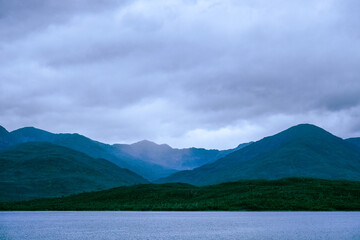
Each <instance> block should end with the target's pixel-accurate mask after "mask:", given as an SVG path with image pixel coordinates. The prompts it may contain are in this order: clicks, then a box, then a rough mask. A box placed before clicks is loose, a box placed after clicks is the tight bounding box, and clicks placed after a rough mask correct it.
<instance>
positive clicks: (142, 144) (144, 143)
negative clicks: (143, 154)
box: [131, 139, 171, 148]
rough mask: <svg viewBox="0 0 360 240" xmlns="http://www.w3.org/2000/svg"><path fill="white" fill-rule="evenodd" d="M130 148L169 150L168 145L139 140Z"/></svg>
mask: <svg viewBox="0 0 360 240" xmlns="http://www.w3.org/2000/svg"><path fill="white" fill-rule="evenodd" d="M131 146H138V147H166V148H171V147H170V146H169V145H167V144H157V143H155V142H152V141H149V140H146V139H144V140H141V141H139V142H136V143H133V144H131Z"/></svg>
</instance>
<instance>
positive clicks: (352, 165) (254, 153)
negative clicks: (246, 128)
mask: <svg viewBox="0 0 360 240" xmlns="http://www.w3.org/2000/svg"><path fill="white" fill-rule="evenodd" d="M287 177H313V178H324V179H347V180H360V151H358V150H357V149H356V147H354V146H353V145H352V144H350V143H348V142H346V141H345V140H343V139H341V138H338V137H336V136H334V135H332V134H330V133H329V132H326V131H325V130H323V129H321V128H319V127H316V126H314V125H310V124H301V125H297V126H294V127H292V128H289V129H287V130H285V131H283V132H281V133H278V134H276V135H274V136H271V137H266V138H264V139H262V140H260V141H258V142H255V143H252V144H251V145H249V146H247V147H245V148H243V149H240V150H238V151H235V152H233V153H231V154H229V155H227V156H226V157H224V158H222V159H219V160H217V161H215V162H214V163H211V164H207V165H204V166H202V167H199V168H196V169H194V170H192V171H181V172H178V173H175V174H172V175H170V176H169V177H167V178H164V179H160V180H159V181H158V182H159V183H163V182H184V183H190V184H194V185H208V184H216V183H221V182H228V181H237V180H241V179H280V178H287Z"/></svg>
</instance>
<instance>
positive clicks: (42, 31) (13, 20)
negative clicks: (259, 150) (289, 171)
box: [0, 0, 360, 148]
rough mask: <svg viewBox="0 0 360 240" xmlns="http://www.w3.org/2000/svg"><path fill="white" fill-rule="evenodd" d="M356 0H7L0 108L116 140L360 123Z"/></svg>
mask: <svg viewBox="0 0 360 240" xmlns="http://www.w3.org/2000/svg"><path fill="white" fill-rule="evenodd" d="M358 12H360V4H359V3H358V1H355V0H354V1H346V2H345V1H340V0H338V1H335V0H333V1H331V0H326V1H325V0H319V1H300V0H299V1H284V0H275V1H265V0H258V1H231V0H224V1H212V0H206V1H205V0H204V1H191V0H187V1H185V0H184V1H167V2H164V1H85V0H81V1H70V0H66V1H61V2H59V1H55V0H51V1H45V0H29V1H20V0H14V1H5V0H4V1H2V0H0V79H1V81H0V116H1V123H0V124H1V125H3V126H5V127H6V128H8V129H10V130H12V129H16V128H19V127H22V126H36V127H40V128H43V129H47V130H50V131H53V132H79V133H81V134H84V135H87V136H90V137H92V138H94V139H97V140H100V141H105V142H109V143H115V142H132V141H137V140H141V139H149V140H153V141H156V142H159V143H164V142H166V143H169V144H170V145H172V146H175V147H189V146H196V147H207V148H230V147H234V146H236V145H237V144H239V143H241V142H246V141H251V140H257V139H259V138H261V137H263V136H266V135H269V134H274V133H276V132H277V131H280V130H283V129H285V128H287V127H289V126H291V125H294V124H298V123H302V122H309V123H314V124H317V125H319V126H321V127H324V128H326V129H327V130H329V131H332V132H333V133H335V134H338V135H339V136H341V137H350V136H360V123H359V121H358V120H359V118H360V79H359V76H360V68H359V63H360V41H359V40H360V17H359V14H358Z"/></svg>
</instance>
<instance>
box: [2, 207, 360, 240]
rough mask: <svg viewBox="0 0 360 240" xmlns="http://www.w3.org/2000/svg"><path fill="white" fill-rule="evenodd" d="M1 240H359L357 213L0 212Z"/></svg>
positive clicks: (359, 214)
mask: <svg viewBox="0 0 360 240" xmlns="http://www.w3.org/2000/svg"><path fill="white" fill-rule="evenodd" d="M0 239H1V240H2V239H9V240H10V239H16V240H18V239H19V240H20V239H21V240H24V239H30V240H35V239H36V240H42V239H50V240H51V239H62V240H67V239H78V240H82V239H129V240H131V239H139V240H142V239H161V240H165V239H179V240H184V239H207V240H211V239H251V240H258V239H274V240H275V239H276V240H285V239H294V240H310V239H324V240H331V239H334V240H335V239H336V240H340V239H341V240H347V239H352V240H359V239H360V212H123V211H114V212H111V211H109V212H97V211H89V212H0Z"/></svg>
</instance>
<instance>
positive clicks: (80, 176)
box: [0, 142, 147, 201]
mask: <svg viewBox="0 0 360 240" xmlns="http://www.w3.org/2000/svg"><path fill="white" fill-rule="evenodd" d="M140 183H147V181H146V180H145V179H143V178H142V177H140V176H139V175H137V174H135V173H133V172H131V171H129V170H127V169H123V168H120V167H118V166H116V165H115V164H113V163H111V162H109V161H107V160H105V159H94V158H91V157H89V156H87V155H85V154H83V153H80V152H77V151H74V150H71V149H68V148H65V147H62V146H57V145H54V144H50V143H42V142H33V143H24V144H20V145H16V146H15V147H12V148H10V149H8V150H6V151H4V152H1V153H0V193H1V194H0V201H11V200H13V201H15V200H23V199H32V198H39V197H53V196H63V195H70V194H74V193H79V192H86V191H94V190H100V189H108V188H112V187H117V186H122V185H132V184H140Z"/></svg>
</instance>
